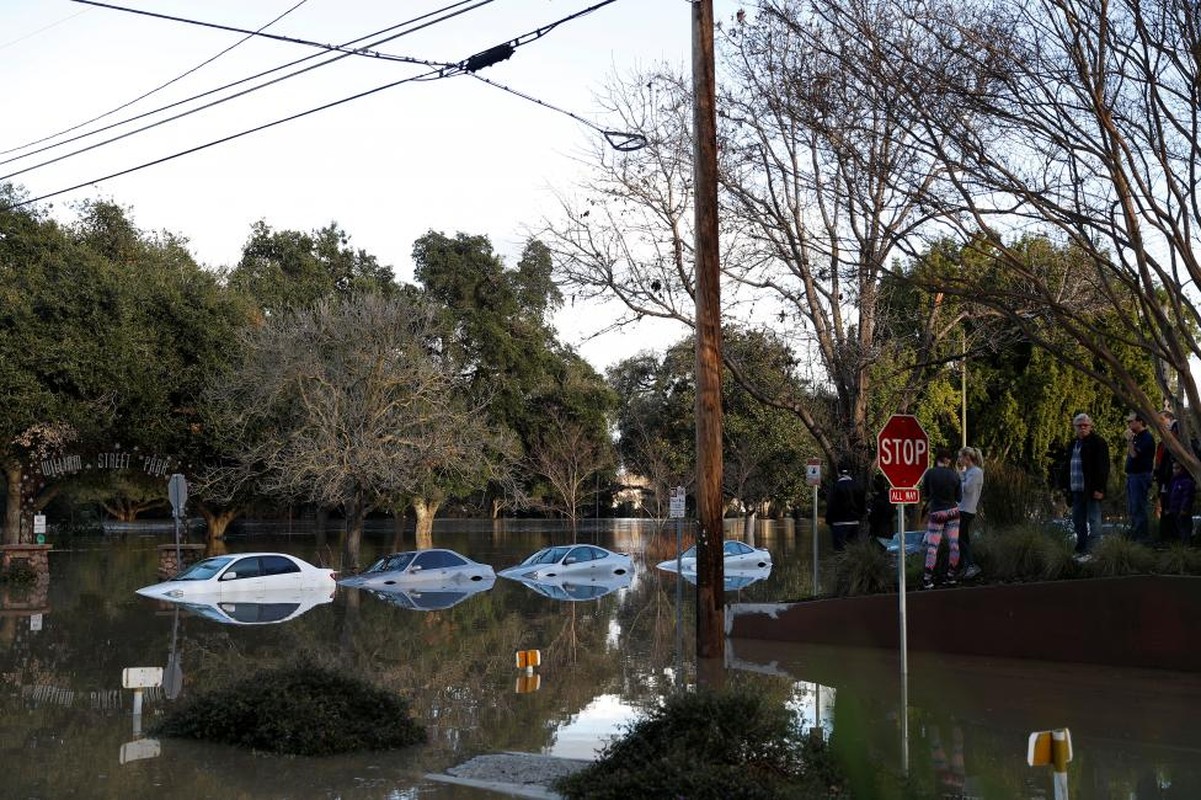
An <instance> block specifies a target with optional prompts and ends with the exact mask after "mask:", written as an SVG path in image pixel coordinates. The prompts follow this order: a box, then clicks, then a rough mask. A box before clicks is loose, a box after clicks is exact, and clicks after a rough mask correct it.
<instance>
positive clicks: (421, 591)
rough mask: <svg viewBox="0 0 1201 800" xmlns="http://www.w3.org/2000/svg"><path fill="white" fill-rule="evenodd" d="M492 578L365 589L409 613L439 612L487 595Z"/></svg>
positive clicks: (493, 580) (493, 578) (494, 579)
mask: <svg viewBox="0 0 1201 800" xmlns="http://www.w3.org/2000/svg"><path fill="white" fill-rule="evenodd" d="M495 583H496V578H495V577H490V578H480V579H479V580H457V581H452V582H451V583H447V584H437V583H422V584H420V585H417V586H405V587H401V586H387V587H364V588H365V591H366V592H367V593H368V594H370V595H371V596H373V597H376V598H378V599H380V600H383V601H384V602H385V603H391V604H392V605H394V606H400V607H401V608H407V609H409V610H410V611H440V610H442V609H444V608H450V607H451V606H454V605H458V604H459V603H461V602H463V601H464V600H466V599H467V598H469V597H472V596H474V595H477V594H481V593H483V592H486V591H488V590H489V589H491V588H492V586H493V585H494V584H495Z"/></svg>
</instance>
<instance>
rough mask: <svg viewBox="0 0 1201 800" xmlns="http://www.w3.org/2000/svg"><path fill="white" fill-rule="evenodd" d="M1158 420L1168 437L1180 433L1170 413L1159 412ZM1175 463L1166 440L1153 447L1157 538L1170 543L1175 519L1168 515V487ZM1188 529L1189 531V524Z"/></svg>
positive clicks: (1173, 536) (1174, 533) (1173, 475)
mask: <svg viewBox="0 0 1201 800" xmlns="http://www.w3.org/2000/svg"><path fill="white" fill-rule="evenodd" d="M1159 420H1160V422H1162V423H1163V425H1164V427H1165V428H1167V429H1168V433H1169V435H1171V436H1173V437H1175V436H1177V435H1178V434H1179V433H1180V423H1178V422H1177V421H1176V415H1175V414H1173V413H1172V412H1171V411H1161V412H1160V414H1159ZM1175 463H1176V457H1175V456H1173V455H1172V451H1171V449H1170V448H1169V447H1168V442H1167V439H1164V440H1163V441H1161V442H1160V443H1159V444H1157V445H1155V467H1154V473H1155V485H1156V488H1157V490H1158V491H1157V492H1156V495H1155V505H1156V507H1157V508H1158V509H1159V538H1160V540H1161V541H1164V542H1170V541H1173V540H1174V539H1175V538H1176V531H1175V530H1174V529H1173V527H1172V526H1173V525H1174V524H1175V522H1176V519H1175V517H1173V516H1172V515H1171V514H1170V513H1168V487H1169V485H1170V484H1171V483H1172V478H1173V477H1175V470H1173V469H1172V465H1173V464H1175ZM1189 527H1190V529H1191V527H1192V525H1191V523H1190V525H1189Z"/></svg>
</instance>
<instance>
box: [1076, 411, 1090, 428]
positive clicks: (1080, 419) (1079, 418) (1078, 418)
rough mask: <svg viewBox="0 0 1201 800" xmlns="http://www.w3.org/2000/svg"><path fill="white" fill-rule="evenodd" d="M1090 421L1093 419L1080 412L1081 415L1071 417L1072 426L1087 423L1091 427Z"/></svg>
mask: <svg viewBox="0 0 1201 800" xmlns="http://www.w3.org/2000/svg"><path fill="white" fill-rule="evenodd" d="M1092 421H1093V418H1092V417H1090V416H1089V415H1088V414H1085V413H1083V412H1081V413H1079V414H1077V415H1076V416H1074V417H1072V424H1073V425H1079V424H1080V423H1081V422H1087V423H1089V424H1090V425H1091V424H1092Z"/></svg>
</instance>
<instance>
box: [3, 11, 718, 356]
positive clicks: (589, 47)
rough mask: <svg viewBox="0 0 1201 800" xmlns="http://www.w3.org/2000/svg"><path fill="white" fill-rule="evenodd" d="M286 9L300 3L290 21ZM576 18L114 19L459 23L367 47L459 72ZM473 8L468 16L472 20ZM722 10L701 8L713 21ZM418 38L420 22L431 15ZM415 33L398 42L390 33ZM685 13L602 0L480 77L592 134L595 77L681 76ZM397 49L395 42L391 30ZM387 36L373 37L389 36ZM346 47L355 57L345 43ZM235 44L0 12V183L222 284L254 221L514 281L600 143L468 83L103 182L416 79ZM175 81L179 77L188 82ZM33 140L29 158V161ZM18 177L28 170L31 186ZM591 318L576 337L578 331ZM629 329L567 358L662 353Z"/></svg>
mask: <svg viewBox="0 0 1201 800" xmlns="http://www.w3.org/2000/svg"><path fill="white" fill-rule="evenodd" d="M298 3H299V5H298ZM595 4H596V3H595V2H589V1H588V0H571V1H570V2H568V1H567V0H492V2H487V0H485V2H484V4H482V5H481V2H480V0H469V2H461V3H457V2H454V0H407V1H406V2H385V1H384V0H303V2H301V0H252V1H248V0H203V1H202V0H115V2H114V5H119V6H123V7H128V8H135V9H139V10H144V11H152V12H155V13H158V14H164V15H171V16H177V17H184V18H187V19H192V20H200V21H203V22H208V23H213V24H218V25H225V26H230V27H234V28H243V29H248V30H255V29H258V28H260V27H262V26H263V25H265V24H267V23H268V22H270V21H271V20H272V19H274V18H275V17H277V16H279V15H280V14H283V13H284V12H286V11H288V9H290V8H292V7H293V6H297V5H298V7H296V8H295V10H293V11H291V13H289V14H287V16H285V17H284V18H283V19H281V20H280V21H279V22H276V23H275V24H274V25H272V26H270V27H269V28H267V29H266V32H268V33H273V34H276V35H279V36H287V37H292V38H296V39H304V40H310V41H314V42H320V43H323V44H332V45H345V44H347V43H350V42H355V46H360V47H362V46H368V45H370V44H372V43H374V42H377V41H379V40H380V39H382V38H384V37H386V36H388V35H391V34H389V33H383V34H376V32H378V31H383V30H384V29H387V28H390V27H391V26H395V25H397V24H399V23H403V22H407V21H409V20H413V19H415V18H418V17H421V16H422V15H425V14H435V16H436V17H441V16H443V14H438V13H437V12H438V11H439V10H443V11H444V13H446V12H449V13H454V12H462V13H460V14H459V15H458V16H455V17H453V18H452V19H448V20H443V21H437V22H435V23H434V24H432V25H431V26H429V27H428V28H427V29H425V30H421V31H417V32H412V33H407V34H406V35H403V36H401V37H399V38H397V39H394V40H393V41H390V42H387V43H385V44H379V45H378V46H376V47H375V48H374V49H375V50H377V51H378V52H380V53H385V54H387V55H389V56H397V55H400V56H409V57H413V58H417V59H421V60H425V61H433V62H441V63H459V62H462V61H463V60H465V59H467V58H468V57H470V56H472V55H474V54H476V53H479V52H481V51H484V50H487V49H488V48H490V47H493V46H495V45H498V44H502V43H504V42H508V41H512V40H514V39H518V38H519V37H525V35H526V34H529V33H530V32H532V31H535V30H537V29H539V28H542V27H544V26H546V25H549V24H552V23H555V22H557V21H559V20H561V19H564V18H566V17H569V16H571V15H573V14H576V13H577V12H579V11H581V10H583V9H586V8H588V7H590V6H592V5H595ZM477 5H478V6H480V7H478V8H475V6H477ZM736 8H737V4H735V3H729V2H724V0H719V2H718V3H717V10H716V13H717V17H718V18H719V19H721V18H723V14H724V15H725V16H729V15H730V14H732V13H733V11H734V10H736ZM431 19H434V17H431ZM408 27H413V26H411V25H410V26H406V28H408ZM690 29H691V5H690V4H689V3H688V2H687V0H617V1H616V2H613V3H611V4H609V5H606V6H604V7H602V8H600V9H597V10H596V11H594V12H593V13H591V14H587V15H584V16H582V17H579V18H578V19H574V20H571V21H567V22H564V23H563V24H562V25H559V26H558V27H556V28H555V29H554V30H551V31H549V32H547V33H546V34H545V35H544V36H542V37H541V38H538V39H536V40H534V41H529V42H528V43H525V44H522V45H520V46H519V47H518V48H517V49H516V51H515V52H514V54H513V56H512V57H511V58H510V59H508V60H506V61H503V62H500V63H498V64H496V65H495V66H492V67H489V68H488V69H486V70H483V71H482V72H480V75H482V76H484V77H487V78H489V79H490V80H493V81H496V82H499V83H503V84H505V85H508V86H510V87H512V88H513V89H516V90H519V91H521V92H523V93H525V94H527V95H531V96H533V97H536V98H537V99H539V100H542V101H544V102H546V103H549V104H551V105H554V106H558V107H560V108H562V109H565V110H567V111H570V112H572V113H574V114H577V115H579V116H581V117H584V118H585V119H587V120H589V121H592V122H594V123H596V124H598V125H600V126H601V127H606V126H607V122H608V121H607V120H606V119H605V118H604V116H603V114H602V113H601V109H600V107H599V104H598V102H597V99H596V97H597V95H598V94H599V93H600V92H601V90H602V88H603V84H604V83H605V81H606V80H607V78H608V77H609V76H611V75H612V74H614V73H615V72H616V73H622V74H624V73H628V72H630V71H632V70H634V69H637V68H640V67H650V66H653V65H655V64H658V63H660V62H666V63H667V64H669V65H673V66H677V67H680V68H685V67H686V66H687V64H688V63H689V58H690V56H689V51H690V36H691V34H690ZM399 30H404V29H398V31H395V32H399ZM395 32H393V33H395ZM362 37H366V38H362ZM242 38H244V36H243V35H242V34H239V33H233V32H228V31H221V30H215V29H212V28H208V27H199V26H195V25H189V24H185V23H182V22H174V21H169V20H164V19H155V18H151V17H147V16H143V15H138V14H133V13H129V12H124V11H117V10H112V9H109V8H99V7H94V6H87V5H82V4H78V3H74V2H70V1H69V0H0V109H2V112H0V151H8V152H5V153H3V154H0V161H4V162H7V163H2V164H0V176H6V175H9V174H11V173H13V172H16V171H17V170H24V169H29V171H27V172H23V173H22V174H19V175H13V176H12V177H11V178H0V180H11V181H12V182H14V183H16V184H18V185H20V186H23V187H24V188H25V189H26V190H27V191H28V192H29V194H30V195H31V196H34V197H37V196H40V195H44V194H49V193H52V192H57V191H59V190H61V189H65V188H68V187H71V186H75V185H76V184H86V186H85V187H84V188H81V189H76V190H73V191H71V192H67V193H65V194H60V195H58V196H56V197H53V198H51V199H49V200H47V201H44V202H43V203H41V204H40V205H43V206H45V205H46V204H48V203H53V212H54V213H55V215H56V216H59V217H61V218H64V219H66V218H69V215H70V207H71V204H72V203H74V202H76V201H79V200H82V199H85V198H97V197H99V198H105V199H109V200H113V201H115V202H117V203H119V204H120V205H123V206H125V207H127V208H130V209H131V210H132V214H133V218H134V221H135V223H136V224H137V225H138V226H139V227H140V228H143V229H145V230H161V229H166V230H170V231H173V232H175V233H177V234H180V235H182V236H185V237H186V238H187V239H188V240H189V241H190V244H191V248H192V252H193V253H194V255H195V256H196V258H197V260H198V261H200V262H201V263H203V264H206V265H208V266H212V267H218V266H227V265H232V264H233V263H235V262H236V261H237V259H238V256H239V254H240V251H241V247H242V245H243V243H244V242H245V240H246V238H247V235H248V234H249V231H250V226H251V224H252V223H253V222H255V221H256V220H259V219H262V220H265V221H266V222H267V223H268V224H269V225H270V226H271V227H272V228H275V229H296V230H302V231H309V230H313V229H315V228H318V227H322V226H324V225H326V224H328V223H329V222H330V221H334V220H336V221H337V222H338V224H339V225H341V226H342V228H343V229H344V230H346V231H347V232H348V233H349V234H350V235H351V244H352V245H353V246H355V247H360V248H363V249H365V250H367V251H368V252H370V253H372V254H374V255H375V256H377V257H378V258H379V259H380V261H381V262H383V263H385V264H389V265H391V266H393V268H394V269H395V271H396V273H397V276H398V278H400V279H401V280H405V281H409V280H411V279H412V270H411V263H410V253H411V250H412V244H413V241H414V240H415V239H417V238H418V237H419V236H421V235H422V234H424V233H425V232H426V231H428V230H431V229H432V230H438V231H442V232H445V233H446V234H448V235H453V234H454V233H456V232H458V231H464V232H467V233H471V234H485V235H487V236H489V237H490V238H491V240H492V242H493V245H494V246H495V247H496V249H497V250H498V251H499V252H500V253H501V254H502V255H504V256H505V257H506V258H507V260H509V261H510V263H511V262H512V260H513V258H514V257H515V256H516V254H517V253H518V252H519V250H520V246H521V243H522V242H523V241H524V239H525V231H526V229H527V228H534V227H537V225H538V223H539V221H540V220H541V219H542V218H543V217H545V216H553V215H554V213H555V199H554V192H555V191H560V192H564V193H570V192H571V190H572V187H573V185H574V182H575V179H576V176H577V175H578V174H579V170H580V166H579V161H578V159H579V158H581V157H582V156H583V155H584V154H585V153H586V151H587V150H588V149H589V147H590V146H591V143H592V142H593V141H595V139H596V138H597V137H599V135H600V134H598V133H597V132H595V131H594V130H592V129H591V128H589V127H587V126H585V125H583V124H581V123H580V122H577V121H576V120H574V119H571V118H570V117H568V116H566V115H564V114H560V113H557V112H555V111H552V110H548V109H546V108H543V107H541V106H539V105H536V104H535V103H532V102H530V101H529V100H525V99H521V98H519V97H515V96H513V95H511V94H509V93H506V92H503V91H501V90H499V89H496V88H493V87H491V86H488V85H486V84H484V83H482V82H480V81H478V80H476V79H474V78H472V77H470V76H468V75H464V74H460V75H458V76H454V77H449V78H444V79H440V80H431V81H420V82H417V81H414V82H408V83H402V84H401V85H399V86H395V87H392V88H389V89H385V90H383V91H379V92H377V93H375V94H372V95H370V96H368V97H364V98H361V99H358V100H353V101H350V102H347V103H344V104H342V105H339V106H337V107H334V108H331V109H328V110H325V111H321V112H318V113H315V114H312V115H309V116H306V117H304V118H302V119H298V120H294V121H290V122H286V123H283V124H280V125H277V126H275V127H273V128H270V129H268V130H264V131H260V132H258V133H253V134H250V135H247V136H244V137H241V138H238V139H236V140H234V141H230V142H226V143H224V144H218V145H215V146H213V147H210V148H207V149H204V150H201V151H199V152H195V153H192V154H189V155H184V156H181V157H180V158H177V159H174V160H171V161H167V162H165V163H162V164H158V165H155V166H150V167H147V168H146V169H142V170H140V171H137V172H133V173H131V174H127V175H124V176H120V177H115V178H112V179H109V180H99V179H101V178H103V177H104V176H107V175H110V174H112V173H115V172H118V171H122V170H126V169H128V168H130V167H135V166H138V165H140V164H143V163H146V162H149V161H153V160H156V159H160V158H163V157H165V156H170V155H172V154H174V153H178V152H180V151H184V150H188V149H191V148H194V147H197V146H200V145H204V144H207V143H209V142H211V141H214V140H217V139H221V138H223V137H227V136H231V135H233V134H237V133H240V132H242V131H244V130H247V129H250V128H253V127H256V126H258V125H262V124H264V123H268V122H271V121H274V120H277V119H280V118H283V117H287V116H290V115H292V114H296V113H299V112H303V111H307V110H309V109H312V108H315V107H317V106H321V105H323V104H326V103H330V102H333V101H337V100H341V99H343V98H347V97H350V96H352V95H355V94H358V93H360V92H364V91H369V90H371V89H375V88H376V87H380V86H384V85H386V84H389V83H393V82H396V81H402V80H404V79H406V78H410V77H413V76H418V75H423V74H425V73H428V72H429V71H430V70H431V67H429V66H425V65H414V64H410V63H403V62H398V61H394V60H389V59H385V58H366V57H361V56H353V55H352V56H347V57H345V58H341V59H340V60H337V61H333V63H328V64H326V63H325V62H327V61H332V59H333V57H334V56H335V55H337V54H333V53H330V52H328V51H322V50H319V49H316V48H312V47H308V46H304V45H301V44H294V43H287V42H280V41H268V40H264V39H261V38H255V39H251V40H249V41H246V42H244V43H242V44H240V45H238V46H237V47H235V48H234V49H232V50H231V51H230V52H228V53H225V54H224V55H222V56H220V57H219V58H217V59H216V60H214V61H213V62H212V63H209V64H207V65H204V66H199V65H201V64H202V63H203V62H205V61H206V60H208V59H211V58H213V57H214V56H216V55H217V54H218V53H220V52H221V51H222V50H224V49H226V48H228V47H230V46H231V45H235V44H237V43H238V42H239V41H240V40H241V39H242ZM299 59H307V60H305V61H303V62H301V63H299V64H296V65H294V66H292V67H290V68H288V69H286V70H279V71H276V72H272V73H271V74H270V75H268V76H266V77H264V78H260V79H258V80H257V81H254V82H249V83H245V84H241V85H240V86H239V87H237V88H236V89H227V90H224V91H222V92H218V93H215V94H212V95H209V96H208V97H206V98H205V99H204V100H201V101H193V102H189V103H185V104H183V105H180V106H177V107H175V108H173V109H172V110H170V111H167V112H161V113H158V114H154V115H151V116H148V117H146V118H144V119H141V120H138V121H137V122H134V123H129V124H122V125H119V126H117V127H114V128H113V129H111V130H109V131H107V132H105V133H102V134H99V135H96V136H87V137H85V138H81V139H79V140H78V141H75V142H71V143H67V144H62V145H61V146H56V147H53V148H51V149H46V150H45V151H44V152H37V153H35V152H33V151H35V150H38V149H40V148H46V147H48V146H50V145H55V144H60V143H62V142H63V140H65V139H67V138H70V137H74V136H79V135H80V134H83V133H87V132H89V131H92V130H94V129H96V128H99V127H102V126H105V125H111V124H113V123H118V122H122V121H124V120H126V119H128V118H129V117H132V116H135V115H138V114H142V113H145V112H149V111H153V110H154V109H158V108H159V107H161V106H165V105H168V104H172V103H176V102H179V101H182V100H185V99H187V98H191V97H193V96H194V95H198V94H201V93H203V92H208V91H210V90H213V89H216V88H218V87H222V86H224V85H225V84H228V83H232V82H234V81H239V80H242V79H245V78H248V77H250V76H252V75H255V74H256V73H259V72H262V71H266V70H271V69H275V68H277V67H281V66H282V65H285V64H287V63H289V62H292V61H296V60H299ZM317 64H323V66H318V67H317V68H315V69H312V70H310V71H309V72H306V73H305V74H303V75H299V76H296V77H293V78H290V79H288V80H284V81H280V82H279V83H277V84H276V85H274V86H271V87H268V88H266V89H262V90H259V91H255V92H252V93H250V94H248V95H246V96H245V97H242V98H239V99H236V100H232V101H229V102H224V103H220V104H218V105H216V106H214V107H213V108H211V109H208V110H205V111H201V112H198V113H195V114H192V115H190V116H186V117H184V118H182V119H179V120H176V121H174V122H170V123H167V124H163V125H159V126H157V127H154V128H153V129H152V130H148V131H146V132H144V133H138V134H136V135H132V136H129V137H127V138H125V139H123V140H121V141H119V142H114V143H111V144H104V145H102V146H98V147H96V148H95V149H93V150H91V151H89V152H86V153H82V154H78V155H72V156H69V157H65V158H62V160H61V161H58V162H57V163H53V164H48V165H44V166H39V165H40V164H42V162H45V161H48V160H50V159H55V158H59V157H62V156H66V155H67V154H69V153H71V152H72V151H75V150H78V149H80V148H84V147H88V146H90V145H94V144H96V143H98V142H101V141H102V140H104V139H107V138H111V137H113V136H116V135H120V134H122V133H125V132H128V131H130V130H132V129H134V128H137V127H142V126H145V125H147V124H151V123H154V122H156V121H159V120H161V119H163V118H165V117H167V116H170V115H173V114H178V113H180V112H183V111H187V110H189V109H192V108H195V107H196V106H197V105H199V104H202V103H204V102H211V101H212V100H215V99H219V98H221V97H225V96H227V95H229V94H231V93H233V92H235V91H238V90H240V89H245V88H248V87H249V86H251V85H255V84H257V83H261V82H264V81H266V80H270V79H272V78H276V77H279V76H281V75H284V74H287V73H290V72H293V71H296V70H298V69H303V68H305V67H310V66H313V65H317ZM197 67H199V68H198V69H195V71H194V72H192V73H191V74H189V75H187V76H186V77H182V78H179V76H181V75H184V73H186V72H188V71H189V70H193V69H194V68H197ZM176 78H179V80H176V81H175V82H173V83H171V84H170V85H169V86H167V87H166V88H164V89H161V90H159V91H157V92H155V93H154V94H152V95H151V96H149V97H147V98H145V99H143V100H140V101H138V102H136V103H134V104H133V105H130V106H129V107H127V108H124V109H122V110H120V111H115V113H111V114H109V115H108V116H105V117H103V119H100V120H98V121H96V122H92V123H90V124H88V125H84V126H83V127H80V128H79V129H77V130H74V131H71V132H70V133H65V134H63V135H61V136H55V135H56V134H59V133H60V132H62V131H64V130H65V129H68V128H72V127H74V126H77V125H80V124H81V123H85V122H87V121H88V120H91V119H92V118H94V117H97V116H100V115H104V114H106V113H108V112H111V111H113V110H114V109H116V108H118V107H119V106H122V105H123V104H125V103H128V102H130V101H132V100H135V98H138V97H139V96H140V95H142V94H144V93H146V92H150V91H151V90H154V89H156V88H157V87H159V86H160V85H161V84H164V83H167V82H168V81H172V80H173V79H176ZM44 137H55V138H50V139H48V140H47V141H43V142H41V143H40V144H30V143H32V142H35V141H36V140H41V139H43V138H44ZM30 168H32V169H30ZM607 316H608V315H607V313H606V312H605V311H604V310H602V309H592V310H581V309H580V308H578V307H577V308H576V309H572V310H571V313H570V314H568V315H564V316H563V317H561V318H560V320H559V328H560V331H561V334H562V337H563V339H564V340H565V341H567V342H568V343H571V344H578V343H579V342H580V340H581V337H582V336H583V335H584V334H585V333H587V332H588V328H589V323H590V322H592V321H595V323H596V324H595V325H592V326H591V327H592V328H593V329H595V328H600V327H602V326H603V322H604V319H605V318H606V317H607ZM589 318H593V319H589ZM677 335H678V333H673V334H670V335H663V336H659V335H655V336H650V337H648V336H647V335H646V333H645V332H642V333H641V334H635V335H633V336H625V337H617V336H609V337H605V338H603V339H601V340H600V341H592V342H588V343H586V344H583V345H582V346H581V352H582V353H583V354H584V355H585V357H587V358H589V360H591V361H592V362H593V363H594V364H597V365H598V366H606V365H608V364H609V363H611V362H612V361H613V360H615V359H616V358H618V357H622V356H624V355H628V354H629V353H630V352H633V351H635V350H637V349H640V348H643V347H652V348H655V349H661V348H662V347H663V346H665V345H667V344H669V343H670V341H671V340H672V339H673V338H674V337H675V336H677Z"/></svg>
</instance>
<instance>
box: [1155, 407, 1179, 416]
mask: <svg viewBox="0 0 1201 800" xmlns="http://www.w3.org/2000/svg"><path fill="white" fill-rule="evenodd" d="M1159 415H1160V416H1161V417H1167V418H1168V419H1176V414H1175V413H1174V412H1172V411H1169V410H1168V409H1166V408H1165V409H1164V410H1163V411H1160V412H1159Z"/></svg>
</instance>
